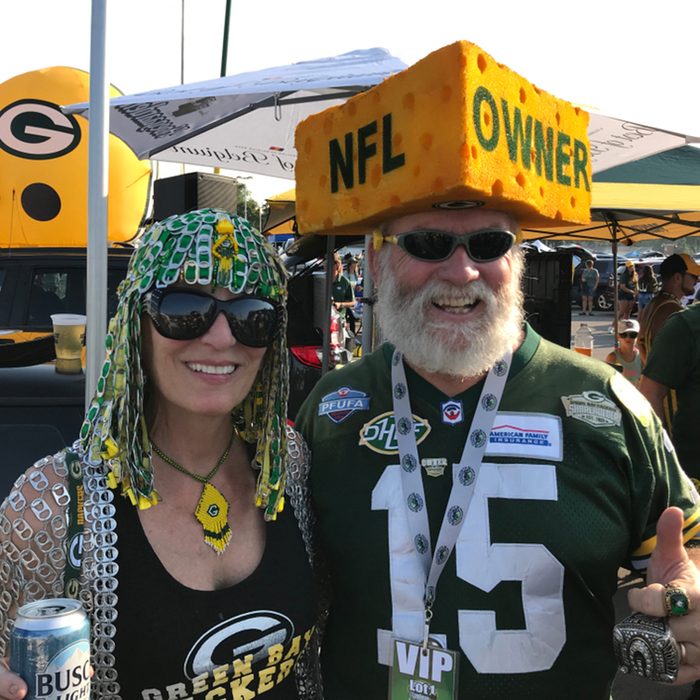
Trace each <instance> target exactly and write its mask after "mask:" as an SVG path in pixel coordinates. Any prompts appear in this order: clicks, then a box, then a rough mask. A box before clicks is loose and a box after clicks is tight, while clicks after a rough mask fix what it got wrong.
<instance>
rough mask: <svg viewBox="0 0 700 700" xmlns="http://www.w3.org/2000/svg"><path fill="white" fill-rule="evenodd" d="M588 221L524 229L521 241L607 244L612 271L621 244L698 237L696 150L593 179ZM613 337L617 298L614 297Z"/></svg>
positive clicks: (699, 151) (699, 164) (699, 166)
mask: <svg viewBox="0 0 700 700" xmlns="http://www.w3.org/2000/svg"><path fill="white" fill-rule="evenodd" d="M591 194H592V201H591V219H592V220H591V223H590V224H581V225H577V226H561V227H553V228H542V229H526V230H524V231H523V238H524V239H526V240H528V239H539V240H543V241H547V240H575V241H587V240H588V241H591V240H605V241H610V244H611V247H612V253H613V269H614V270H617V254H618V248H619V246H620V245H634V244H635V243H637V242H639V241H649V240H663V241H674V240H678V239H681V238H686V237H688V236H694V235H697V234H698V233H700V148H696V147H694V146H682V147H680V148H675V149H672V150H669V151H665V152H663V153H657V154H656V155H653V156H648V157H646V158H642V159H640V160H637V161H634V162H632V163H626V164H624V165H618V166H616V167H614V168H609V169H608V170H605V171H603V172H600V173H595V174H594V175H593V189H592V193H591ZM613 299H614V307H613V308H614V315H615V320H614V323H613V325H614V332H615V337H616V338H617V316H618V314H617V294H615V295H614V297H613Z"/></svg>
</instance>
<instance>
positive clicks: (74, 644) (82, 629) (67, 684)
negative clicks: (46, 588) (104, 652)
mask: <svg viewBox="0 0 700 700" xmlns="http://www.w3.org/2000/svg"><path fill="white" fill-rule="evenodd" d="M10 670H11V671H13V672H14V673H16V674H17V675H19V676H20V677H21V678H23V679H24V680H25V681H26V683H27V685H28V686H29V694H28V695H27V697H26V700H89V698H90V622H89V620H88V618H87V615H86V614H85V611H84V610H83V608H82V606H81V605H80V603H79V602H78V601H77V600H72V599H71V598H46V599H44V600H37V601H35V602H34V603H27V604H26V605H22V606H21V607H20V608H19V610H18V611H17V619H16V620H15V626H14V629H13V631H12V637H11V638H10Z"/></svg>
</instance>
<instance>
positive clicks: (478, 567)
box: [297, 327, 700, 700]
mask: <svg viewBox="0 0 700 700" xmlns="http://www.w3.org/2000/svg"><path fill="white" fill-rule="evenodd" d="M392 352H393V348H391V346H389V345H384V346H382V347H381V348H379V349H378V350H377V351H376V352H374V353H372V354H371V355H368V356H367V357H365V358H363V359H362V360H360V361H359V362H355V363H352V364H350V365H348V366H347V367H345V368H343V369H342V370H336V371H332V372H329V373H328V374H327V375H326V376H324V377H323V379H322V380H321V381H320V382H319V384H318V385H317V386H316V387H315V389H314V391H313V392H312V393H311V395H310V396H309V397H308V399H307V400H306V402H305V404H304V406H303V407H302V410H301V411H300V413H299V417H298V422H297V427H298V428H299V429H300V430H301V432H302V434H303V435H304V436H305V438H306V440H307V441H308V443H309V446H310V448H311V451H312V459H313V464H312V470H311V489H312V497H313V501H314V504H315V507H316V512H317V516H318V524H319V529H320V537H321V541H322V544H323V546H324V548H325V551H326V555H327V557H328V563H329V567H330V573H331V581H332V587H333V602H332V609H331V615H330V618H329V621H328V626H327V629H326V635H325V637H324V643H323V649H322V659H323V673H324V682H325V692H326V697H328V698H332V700H349V699H351V698H352V699H356V698H367V699H369V700H373V699H375V698H376V699H377V700H379V699H381V700H385V699H386V697H387V683H388V674H389V668H388V664H390V662H391V640H392V636H395V637H397V638H400V639H406V638H409V639H413V640H414V641H418V640H420V639H422V631H423V603H422V600H423V592H424V582H425V574H424V572H423V571H422V570H421V568H420V564H419V561H418V556H417V555H416V554H415V550H414V547H413V542H412V533H411V532H410V530H409V528H408V524H407V518H406V512H405V510H404V501H403V497H402V487H401V477H400V471H399V466H398V451H397V442H396V433H395V423H394V418H393V407H392V399H391V373H390V360H391V356H392ZM406 374H407V379H408V388H409V395H410V401H411V410H412V413H413V415H414V419H415V435H416V442H417V444H418V455H419V458H420V459H421V464H422V471H423V483H424V490H425V498H426V504H427V509H428V514H429V520H430V528H431V537H432V543H433V546H434V543H435V541H436V538H437V534H438V530H439V527H440V523H441V520H442V517H443V514H444V509H445V506H446V504H447V501H448V497H449V493H450V489H451V485H452V478H453V469H454V466H453V465H454V464H455V463H457V462H458V461H459V459H460V457H461V453H462V449H463V446H464V441H465V437H466V435H467V432H468V429H469V426H470V424H471V420H472V416H473V414H474V410H475V404H476V402H477V400H478V398H479V395H480V392H481V388H482V385H481V384H480V385H478V386H475V387H472V388H470V389H468V390H467V391H465V392H464V393H462V394H460V395H458V396H455V397H448V396H446V395H444V394H442V393H441V392H440V391H438V390H437V389H436V388H435V387H433V386H432V385H431V384H429V383H428V382H426V381H425V380H423V379H422V378H421V377H420V376H418V375H417V374H416V373H415V372H413V371H412V370H410V368H407V370H406ZM482 384H483V383H482ZM696 499H697V494H696V492H695V490H694V488H693V486H692V484H691V483H690V482H689V480H688V479H687V477H685V475H684V474H683V473H682V472H681V470H680V469H679V467H678V464H677V461H676V460H675V456H674V454H673V452H672V450H671V448H670V445H666V444H665V443H664V440H663V434H662V431H661V428H660V425H659V423H658V421H657V420H656V417H655V416H654V414H653V412H652V411H651V408H650V406H649V405H648V404H647V403H646V401H645V400H644V399H643V398H642V396H641V394H639V393H638V392H637V390H636V389H634V387H633V386H632V385H631V384H630V383H629V382H627V381H626V380H625V379H624V378H623V377H621V375H619V374H618V373H617V372H615V370H614V369H612V368H610V367H608V366H607V365H606V364H604V363H602V362H598V361H596V360H592V359H590V358H587V357H583V356H581V355H577V354H575V353H573V352H571V351H569V350H565V349H563V348H560V347H558V346H556V345H553V344H552V343H549V342H547V341H545V340H542V339H541V338H540V337H539V336H538V335H537V334H536V333H535V332H534V331H533V330H532V329H531V328H529V327H528V329H527V333H526V338H525V341H524V342H523V344H522V346H521V347H520V348H519V350H518V351H517V352H516V353H515V354H514V357H513V363H512V367H511V371H510V375H509V378H508V382H507V384H506V387H505V391H504V394H503V398H502V401H501V404H500V407H499V410H498V414H497V416H496V420H495V423H494V426H493V428H492V430H491V434H490V437H489V443H488V446H487V450H486V454H485V456H484V460H483V463H482V466H481V469H480V471H479V474H478V478H477V480H476V484H475V488H474V495H473V497H472V500H471V503H470V506H469V509H468V512H467V514H466V515H465V517H464V520H463V525H462V528H461V531H460V535H459V538H458V540H457V543H456V545H455V548H454V550H453V552H452V554H451V556H450V558H449V560H448V562H447V564H446V566H445V569H444V571H443V574H442V576H441V577H440V579H439V581H438V583H437V590H436V600H435V604H434V607H433V613H434V615H433V620H432V624H431V626H430V633H431V636H435V637H437V638H438V639H439V640H440V641H442V642H443V643H444V644H446V646H447V647H448V648H449V649H451V650H453V651H460V652H461V653H460V668H459V697H461V698H471V697H474V698H480V699H483V698H504V697H507V698H514V697H517V698H538V700H539V699H541V698H550V697H560V696H561V692H562V690H563V689H566V691H565V692H566V697H567V698H585V699H586V700H591V699H592V698H607V697H608V696H609V691H610V686H611V683H612V679H613V676H614V674H615V670H616V664H615V659H614V656H613V651H612V626H613V622H614V610H613V594H614V593H615V590H616V583H617V571H618V567H619V566H621V565H625V564H626V565H628V566H637V567H643V566H644V562H645V559H646V558H648V556H649V554H650V552H651V550H652V547H653V538H654V534H655V525H654V523H655V521H656V519H657V517H658V516H659V514H660V513H661V512H662V511H663V509H664V508H665V507H666V506H668V505H677V506H679V507H681V508H682V509H683V511H684V513H685V517H686V522H685V533H686V536H687V537H691V536H692V535H693V534H694V533H695V532H696V531H697V530H698V529H700V513H699V512H698V504H697V500H696Z"/></svg>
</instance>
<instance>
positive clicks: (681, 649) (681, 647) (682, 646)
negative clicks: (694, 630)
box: [676, 642, 686, 666]
mask: <svg viewBox="0 0 700 700" xmlns="http://www.w3.org/2000/svg"><path fill="white" fill-rule="evenodd" d="M676 643H677V644H678V650H679V652H680V656H681V659H680V665H681V666H682V665H683V664H684V663H685V653H686V652H685V644H683V642H676Z"/></svg>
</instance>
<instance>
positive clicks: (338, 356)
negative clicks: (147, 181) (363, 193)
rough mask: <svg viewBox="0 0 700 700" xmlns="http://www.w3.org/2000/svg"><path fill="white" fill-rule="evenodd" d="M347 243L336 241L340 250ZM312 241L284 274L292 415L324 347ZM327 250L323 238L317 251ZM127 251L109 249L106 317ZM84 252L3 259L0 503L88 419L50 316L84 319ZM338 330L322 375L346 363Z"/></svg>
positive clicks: (25, 253)
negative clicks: (58, 364)
mask: <svg viewBox="0 0 700 700" xmlns="http://www.w3.org/2000/svg"><path fill="white" fill-rule="evenodd" d="M343 242H344V239H339V243H338V245H339V246H340V245H342V244H343ZM319 245H320V244H319V243H318V242H317V243H315V244H314V242H313V241H305V242H304V244H303V245H300V246H297V251H296V252H295V254H294V255H293V256H287V258H286V259H287V263H288V264H289V266H290V273H291V276H290V279H289V302H288V307H287V309H288V315H289V324H288V331H287V343H288V346H289V361H290V375H289V378H290V396H289V416H290V418H291V419H293V418H294V417H295V416H296V413H297V411H298V410H299V407H300V405H301V403H302V401H303V400H304V399H305V398H306V396H307V395H308V393H309V392H310V391H311V389H312V388H313V386H314V385H315V384H316V382H317V381H318V379H319V378H320V376H321V371H322V357H323V354H322V353H323V342H322V333H321V329H322V326H323V323H322V303H323V298H322V296H319V293H320V290H322V287H323V284H322V279H319V278H322V277H323V275H324V273H323V271H322V261H321V260H320V259H319V258H318V252H319V251H318V249H317V248H318V246H319ZM323 246H325V239H324V242H323ZM132 250H133V249H132V248H131V247H124V248H110V249H109V252H108V261H107V270H108V273H107V277H108V278H107V313H108V316H111V315H113V314H114V312H115V311H116V308H117V295H116V290H117V287H118V285H119V283H120V282H121V280H122V279H123V278H124V276H125V275H126V271H127V266H128V263H129V258H130V256H131V253H132ZM86 267H87V252H86V250H85V249H84V248H27V249H12V250H0V428H1V430H0V445H2V446H3V454H2V462H3V464H2V469H0V500H1V499H2V497H3V494H5V493H7V492H8V491H9V487H10V485H11V483H12V482H13V481H14V479H15V478H16V477H17V476H18V475H19V473H20V472H21V471H22V470H23V469H25V468H26V467H27V466H29V465H30V464H31V463H32V462H33V461H35V460H36V459H39V458H40V457H43V456H44V455H46V454H49V453H52V452H56V451H58V450H59V449H61V448H62V447H64V446H65V445H68V444H70V443H71V442H72V441H73V440H75V438H76V436H77V435H78V431H79V429H80V425H81V424H82V420H83V414H84V411H85V377H84V375H83V374H80V375H62V374H57V373H56V371H55V365H54V363H53V360H54V359H55V350H54V344H53V334H52V332H53V328H52V323H51V314H54V313H64V312H65V313H81V314H84V313H85V309H86V304H85V299H86ZM345 342H346V339H345V338H344V337H343V327H342V323H341V322H340V319H339V318H338V314H337V313H336V312H332V317H331V326H330V356H329V368H330V369H332V368H334V367H335V366H336V365H338V364H342V363H345V362H348V361H350V359H351V357H352V353H351V352H350V351H349V350H348V349H346V347H345Z"/></svg>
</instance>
